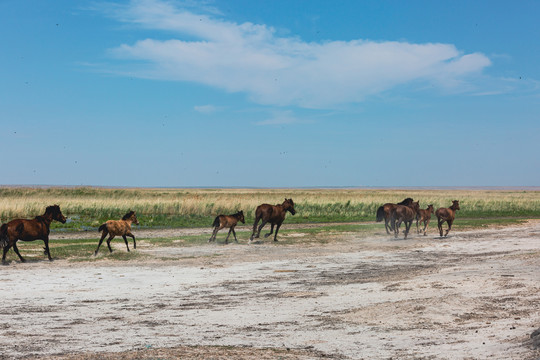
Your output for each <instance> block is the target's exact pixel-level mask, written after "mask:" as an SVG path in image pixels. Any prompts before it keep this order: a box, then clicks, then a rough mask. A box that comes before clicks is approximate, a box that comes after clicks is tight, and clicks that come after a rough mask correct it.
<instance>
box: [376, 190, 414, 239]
mask: <svg viewBox="0 0 540 360" xmlns="http://www.w3.org/2000/svg"><path fill="white" fill-rule="evenodd" d="M412 202H413V199H411V198H406V199H405V200H403V201H402V202H400V203H397V204H392V203H386V204H384V205H383V206H380V207H379V208H378V209H377V218H376V220H377V222H379V221H383V219H384V228H385V229H386V233H387V234H390V231H389V230H392V231H394V223H393V222H392V221H390V218H391V217H392V211H393V210H394V209H395V208H396V206H398V205H405V206H408V205H410V204H412Z"/></svg>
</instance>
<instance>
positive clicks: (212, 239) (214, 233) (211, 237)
mask: <svg viewBox="0 0 540 360" xmlns="http://www.w3.org/2000/svg"><path fill="white" fill-rule="evenodd" d="M218 231H219V226H215V227H214V231H212V236H210V239H209V240H208V242H212V241H215V240H216V236H217V232H218Z"/></svg>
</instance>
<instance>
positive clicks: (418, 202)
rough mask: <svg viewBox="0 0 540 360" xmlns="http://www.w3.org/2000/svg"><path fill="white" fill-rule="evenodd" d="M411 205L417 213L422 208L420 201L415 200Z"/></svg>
mask: <svg viewBox="0 0 540 360" xmlns="http://www.w3.org/2000/svg"><path fill="white" fill-rule="evenodd" d="M409 207H410V208H411V209H413V210H414V212H415V213H417V212H418V210H420V201H414V202H412V203H411V205H409Z"/></svg>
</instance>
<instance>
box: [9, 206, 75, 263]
mask: <svg viewBox="0 0 540 360" xmlns="http://www.w3.org/2000/svg"><path fill="white" fill-rule="evenodd" d="M53 220H56V221H60V222H61V223H62V224H65V222H66V217H65V216H64V215H63V214H62V211H61V210H60V206H58V205H51V206H47V208H46V209H45V213H44V214H43V215H40V216H36V217H35V219H33V220H26V219H15V220H12V221H10V222H8V223H7V224H4V225H2V227H0V248H4V254H3V255H2V264H5V263H6V254H7V252H8V250H9V248H10V247H12V246H13V251H15V254H17V256H19V259H21V262H25V260H24V259H23V257H22V256H21V254H20V253H19V249H18V248H17V240H22V241H34V240H43V242H44V243H45V247H44V248H43V250H45V255H47V256H48V258H49V261H51V260H52V258H51V253H50V251H49V232H50V227H51V222H52V221H53Z"/></svg>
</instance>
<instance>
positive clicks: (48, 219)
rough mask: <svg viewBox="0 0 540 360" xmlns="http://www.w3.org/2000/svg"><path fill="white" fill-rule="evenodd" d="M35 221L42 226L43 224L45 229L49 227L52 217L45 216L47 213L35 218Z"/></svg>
mask: <svg viewBox="0 0 540 360" xmlns="http://www.w3.org/2000/svg"><path fill="white" fill-rule="evenodd" d="M36 219H37V220H39V221H40V222H42V223H43V224H45V226H46V227H47V229H48V228H49V227H50V226H51V223H52V216H51V215H49V214H47V213H45V214H43V215H40V216H36Z"/></svg>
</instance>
